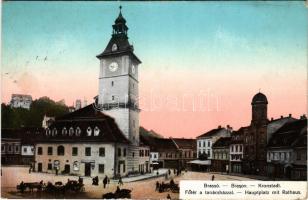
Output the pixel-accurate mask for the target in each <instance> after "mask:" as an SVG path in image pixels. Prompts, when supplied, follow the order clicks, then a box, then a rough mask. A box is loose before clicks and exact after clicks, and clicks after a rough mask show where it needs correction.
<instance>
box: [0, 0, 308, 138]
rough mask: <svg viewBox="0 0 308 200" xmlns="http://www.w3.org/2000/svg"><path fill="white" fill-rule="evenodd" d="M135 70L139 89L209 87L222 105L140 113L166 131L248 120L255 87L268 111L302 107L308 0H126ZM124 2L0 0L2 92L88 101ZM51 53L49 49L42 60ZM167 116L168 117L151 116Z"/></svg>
mask: <svg viewBox="0 0 308 200" xmlns="http://www.w3.org/2000/svg"><path fill="white" fill-rule="evenodd" d="M121 4H122V6H123V15H124V17H125V18H126V20H127V25H128V27H129V31H128V36H129V40H130V42H131V43H133V45H134V47H135V54H136V55H137V56H138V57H139V58H140V59H141V61H143V63H142V64H141V66H140V70H139V72H140V73H139V80H140V82H139V83H140V84H139V86H140V87H139V89H140V93H139V94H140V96H141V98H149V97H151V92H152V89H154V91H156V93H157V94H158V96H161V97H166V96H172V97H177V96H181V95H182V94H186V93H190V94H192V95H198V94H199V93H200V91H208V90H211V91H214V93H215V97H216V96H217V97H219V99H221V103H220V106H221V109H220V110H221V111H219V112H202V111H198V112H197V113H196V112H193V113H191V112H185V111H183V112H171V111H170V110H168V108H161V109H158V110H156V111H155V112H154V111H153V112H148V111H145V109H144V107H141V109H142V110H143V111H142V112H141V114H140V123H141V125H142V126H145V127H146V128H149V129H154V130H156V131H157V132H159V133H162V134H164V135H166V136H168V135H169V136H171V135H172V136H179V137H183V136H185V137H186V136H188V135H189V136H196V135H198V134H200V133H202V132H203V131H204V130H209V129H211V128H213V127H217V126H218V125H226V124H230V125H232V126H234V128H235V129H236V128H238V127H240V126H246V125H248V123H249V122H250V117H251V113H250V109H251V108H250V102H251V98H252V97H253V95H254V94H255V93H256V92H258V90H259V88H261V92H263V93H265V94H266V96H267V97H268V100H269V118H270V117H280V115H287V114H289V113H292V114H293V115H294V116H299V115H302V114H303V113H304V112H305V111H306V109H307V102H306V97H307V96H306V93H307V86H306V85H307V76H306V75H307V69H306V68H307V35H308V34H307V30H308V26H307V7H306V6H305V2H303V1H299V2H287V1H283V2H263V1H257V2H254V1H247V2H122V3H121ZM119 5H120V2H3V4H2V100H3V101H4V102H9V100H10V96H11V94H12V93H24V94H31V95H32V96H33V98H34V99H36V98H38V97H41V96H49V97H50V98H52V99H54V100H60V99H65V101H66V103H67V105H72V104H73V102H74V101H75V100H76V99H83V98H85V99H87V100H88V102H89V103H90V102H91V101H92V99H93V97H94V96H96V95H97V94H98V72H99V61H98V60H97V58H96V55H98V54H99V53H101V52H102V51H103V49H104V48H105V46H106V45H107V43H108V41H109V40H110V37H111V33H112V27H111V26H112V24H113V23H114V20H115V19H116V17H117V16H118V13H119V8H118V7H119ZM46 56H47V59H46V60H45V58H46ZM157 119H164V120H157Z"/></svg>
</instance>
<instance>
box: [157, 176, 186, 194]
mask: <svg viewBox="0 0 308 200" xmlns="http://www.w3.org/2000/svg"><path fill="white" fill-rule="evenodd" d="M156 190H158V192H160V193H161V192H167V191H171V192H173V193H179V191H180V188H179V185H178V184H176V183H174V181H173V179H171V181H170V183H164V182H162V183H159V182H157V183H156Z"/></svg>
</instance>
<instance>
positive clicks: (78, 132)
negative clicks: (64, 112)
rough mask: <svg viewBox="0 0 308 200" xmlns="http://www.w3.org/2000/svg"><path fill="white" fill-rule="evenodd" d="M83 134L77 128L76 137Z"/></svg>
mask: <svg viewBox="0 0 308 200" xmlns="http://www.w3.org/2000/svg"><path fill="white" fill-rule="evenodd" d="M80 134H81V129H80V128H79V127H77V128H76V136H80Z"/></svg>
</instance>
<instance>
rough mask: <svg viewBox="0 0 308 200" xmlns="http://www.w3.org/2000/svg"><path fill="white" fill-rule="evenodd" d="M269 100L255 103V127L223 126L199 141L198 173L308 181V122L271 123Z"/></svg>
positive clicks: (287, 119) (286, 120) (261, 97)
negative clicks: (268, 114) (220, 173)
mask: <svg viewBox="0 0 308 200" xmlns="http://www.w3.org/2000/svg"><path fill="white" fill-rule="evenodd" d="M267 104H268V102H267V98H266V96H265V95H264V94H262V93H258V94H256V95H255V96H254V97H253V100H252V103H251V105H252V120H251V124H250V125H249V126H246V127H241V128H239V129H238V130H236V131H233V130H232V128H231V127H230V126H227V127H226V128H224V127H221V126H219V127H218V128H217V129H213V130H211V131H209V132H207V133H205V134H202V135H200V136H198V137H197V152H198V158H199V159H198V160H196V161H195V162H194V163H193V164H194V166H193V169H194V170H202V171H218V172H232V173H242V174H254V175H262V176H268V177H271V178H272V179H276V178H278V179H295V180H305V179H306V177H307V119H306V116H305V115H303V116H301V117H300V119H295V118H293V117H292V115H289V116H287V117H283V116H281V117H280V118H278V119H273V118H272V119H271V120H268V119H267Z"/></svg>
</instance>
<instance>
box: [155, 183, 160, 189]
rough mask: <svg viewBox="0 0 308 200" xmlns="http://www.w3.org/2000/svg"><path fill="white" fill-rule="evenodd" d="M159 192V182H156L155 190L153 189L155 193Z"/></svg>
mask: <svg viewBox="0 0 308 200" xmlns="http://www.w3.org/2000/svg"><path fill="white" fill-rule="evenodd" d="M158 190H159V182H158V181H156V188H155V191H158Z"/></svg>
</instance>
